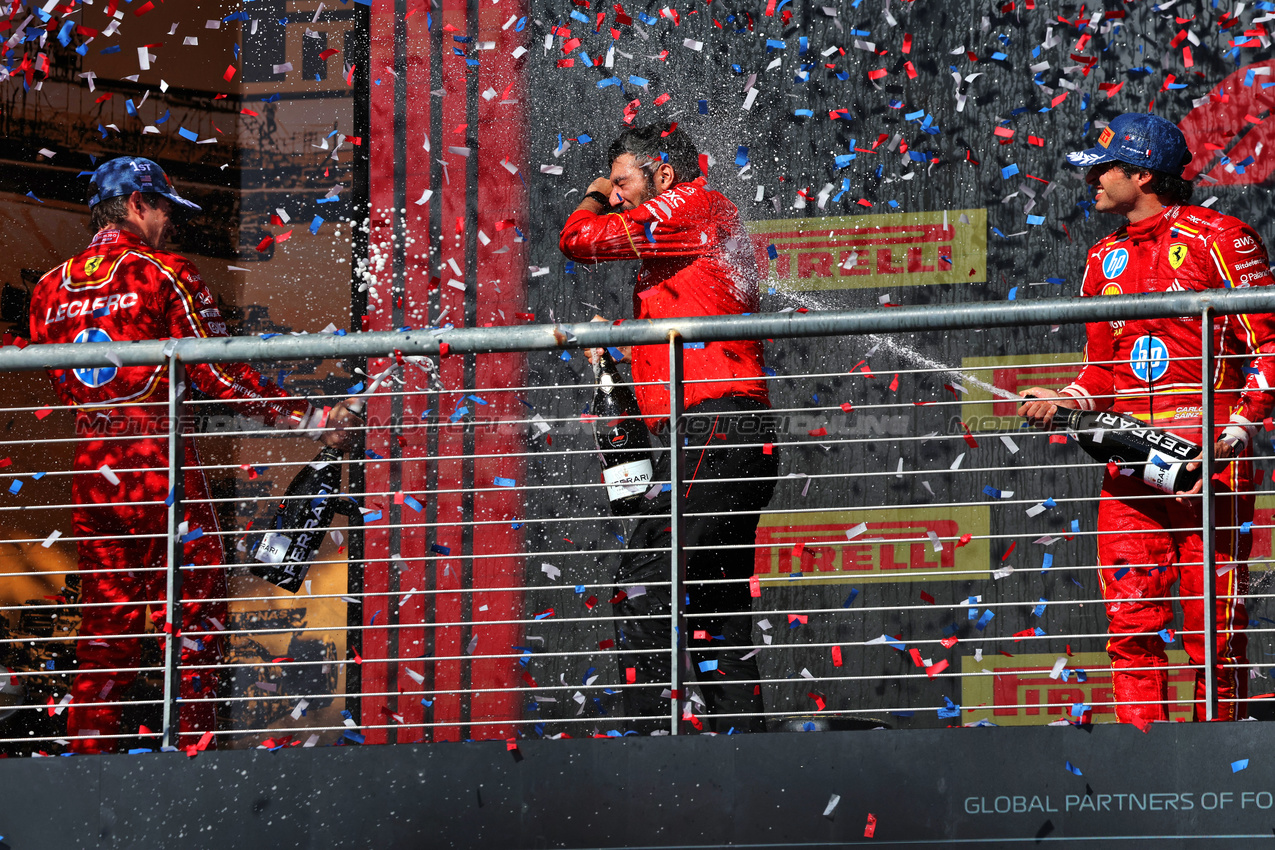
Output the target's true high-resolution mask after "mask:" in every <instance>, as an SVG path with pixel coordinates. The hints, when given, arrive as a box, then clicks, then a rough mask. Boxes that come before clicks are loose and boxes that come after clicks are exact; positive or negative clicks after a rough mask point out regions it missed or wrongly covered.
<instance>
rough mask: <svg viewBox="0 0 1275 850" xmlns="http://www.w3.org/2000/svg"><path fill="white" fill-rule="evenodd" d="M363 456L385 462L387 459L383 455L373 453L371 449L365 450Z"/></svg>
mask: <svg viewBox="0 0 1275 850" xmlns="http://www.w3.org/2000/svg"><path fill="white" fill-rule="evenodd" d="M363 454H364V455H365V456H366V457H370V458H372V459H373V460H385V458H384V457H383V456H382V455H379V454H377V453H376V452H374V451H372V450H371V449H364V450H363Z"/></svg>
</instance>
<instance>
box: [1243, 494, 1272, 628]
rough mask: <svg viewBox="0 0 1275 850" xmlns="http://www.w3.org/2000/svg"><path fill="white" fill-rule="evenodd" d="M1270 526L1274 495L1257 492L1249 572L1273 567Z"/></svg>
mask: <svg viewBox="0 0 1275 850" xmlns="http://www.w3.org/2000/svg"><path fill="white" fill-rule="evenodd" d="M1272 526H1275V496H1272V495H1269V494H1266V493H1258V494H1257V500H1256V504H1255V505H1254V511H1253V529H1252V533H1253V551H1252V554H1250V555H1249V561H1248V569H1249V572H1259V571H1268V570H1271V569H1272V568H1275V562H1273V559H1275V547H1272V545H1271V537H1272V535H1271V531H1272V528H1271V527H1272ZM1250 616H1251V615H1250Z"/></svg>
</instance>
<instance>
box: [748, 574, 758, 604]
mask: <svg viewBox="0 0 1275 850" xmlns="http://www.w3.org/2000/svg"><path fill="white" fill-rule="evenodd" d="M748 595H749V596H751V597H752V598H753V599H759V598H760V597H761V579H759V578H757V576H749V577H748Z"/></svg>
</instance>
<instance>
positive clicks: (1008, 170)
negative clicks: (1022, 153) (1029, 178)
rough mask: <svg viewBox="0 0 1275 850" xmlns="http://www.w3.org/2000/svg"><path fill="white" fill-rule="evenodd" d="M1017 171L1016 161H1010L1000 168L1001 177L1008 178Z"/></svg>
mask: <svg viewBox="0 0 1275 850" xmlns="http://www.w3.org/2000/svg"><path fill="white" fill-rule="evenodd" d="M1017 173H1018V163H1016V162H1011V163H1010V164H1009V165H1007V166H1005V167H1004V168H1002V169H1001V179H1002V180H1008V179H1009V178H1011V177H1013V176H1014V175H1015V174H1017Z"/></svg>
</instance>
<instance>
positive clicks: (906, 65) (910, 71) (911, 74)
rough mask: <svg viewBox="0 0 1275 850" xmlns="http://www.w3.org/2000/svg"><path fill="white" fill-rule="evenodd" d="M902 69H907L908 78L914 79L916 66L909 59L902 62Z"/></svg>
mask: <svg viewBox="0 0 1275 850" xmlns="http://www.w3.org/2000/svg"><path fill="white" fill-rule="evenodd" d="M903 70H905V71H907V72H908V79H909V80H915V79H916V76H917V74H916V66H915V65H913V64H912V62H911V60H909V61H907V62H904V63H903Z"/></svg>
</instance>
